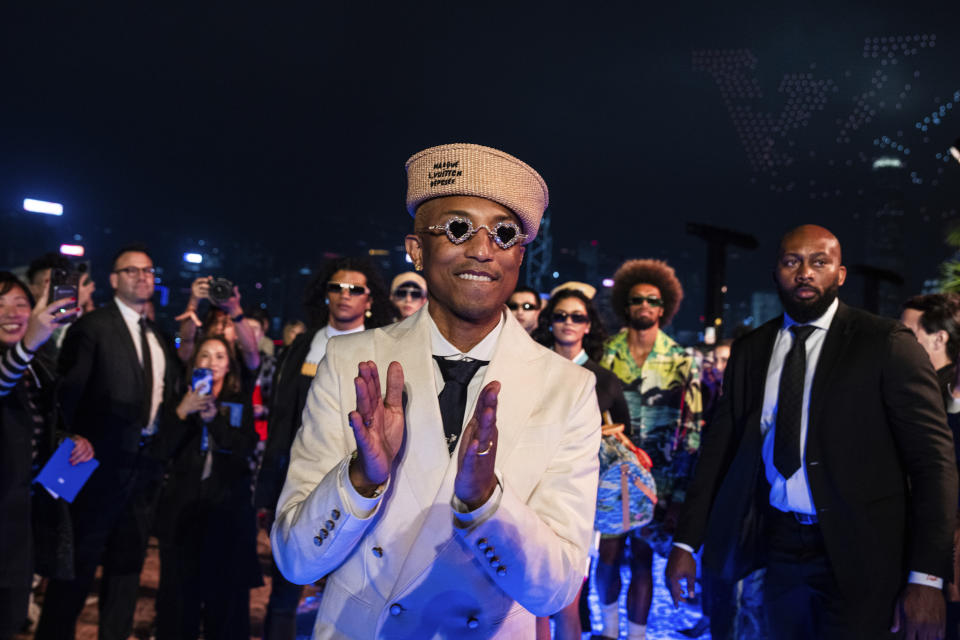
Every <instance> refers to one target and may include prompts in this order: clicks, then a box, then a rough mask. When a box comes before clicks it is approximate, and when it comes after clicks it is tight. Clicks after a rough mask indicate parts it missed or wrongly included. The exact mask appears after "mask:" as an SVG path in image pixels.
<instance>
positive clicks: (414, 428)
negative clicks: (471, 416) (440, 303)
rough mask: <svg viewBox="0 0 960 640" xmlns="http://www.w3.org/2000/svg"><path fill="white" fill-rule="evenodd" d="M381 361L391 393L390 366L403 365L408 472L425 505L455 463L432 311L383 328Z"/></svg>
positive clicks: (379, 334)
mask: <svg viewBox="0 0 960 640" xmlns="http://www.w3.org/2000/svg"><path fill="white" fill-rule="evenodd" d="M376 340H377V344H376V346H375V348H376V353H377V361H378V362H380V363H381V364H382V365H383V369H382V370H381V372H380V382H381V385H382V386H383V388H384V393H385V392H386V384H387V375H386V373H387V372H386V366H387V365H388V364H389V363H390V362H391V361H394V360H396V361H397V362H399V363H400V364H401V365H402V366H403V393H404V402H405V405H406V406H405V412H404V415H405V418H406V435H405V438H404V445H403V466H404V467H405V470H406V473H404V474H403V477H404V478H405V480H406V482H408V483H409V484H410V485H411V487H410V490H411V491H412V492H413V494H414V496H416V499H417V500H418V501H419V502H420V503H421V505H420V506H421V507H422V508H424V509H426V508H428V507H429V505H430V504H432V503H433V500H434V497H435V496H436V495H437V492H438V491H439V490H440V486H441V484H442V481H443V475H444V472H445V470H446V468H447V466H448V464H449V462H450V454H449V453H448V451H447V445H446V441H445V439H444V436H443V419H442V418H441V417H440V405H439V402H438V401H437V384H436V379H435V378H434V373H433V359H432V354H431V349H430V319H429V316H428V315H427V313H426V311H424V312H423V313H417V314H416V316H415V317H414V318H411V319H410V321H404V322H402V323H400V325H398V326H397V327H396V328H395V329H394V330H392V331H382V332H377V338H376Z"/></svg>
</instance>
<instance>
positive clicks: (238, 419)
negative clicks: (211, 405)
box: [220, 402, 243, 427]
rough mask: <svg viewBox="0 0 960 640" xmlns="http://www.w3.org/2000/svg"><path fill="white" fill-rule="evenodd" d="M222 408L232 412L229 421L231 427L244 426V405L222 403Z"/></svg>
mask: <svg viewBox="0 0 960 640" xmlns="http://www.w3.org/2000/svg"><path fill="white" fill-rule="evenodd" d="M220 406H222V407H225V408H227V409H229V410H230V415H229V417H228V420H229V422H230V426H231V427H240V426H241V425H242V424H243V405H242V404H240V403H239V402H221V403H220Z"/></svg>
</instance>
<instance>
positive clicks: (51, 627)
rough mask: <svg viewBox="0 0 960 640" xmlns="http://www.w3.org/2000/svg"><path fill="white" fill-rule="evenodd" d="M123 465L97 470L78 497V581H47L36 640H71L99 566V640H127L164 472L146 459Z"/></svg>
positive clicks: (75, 511)
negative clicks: (66, 639) (101, 574)
mask: <svg viewBox="0 0 960 640" xmlns="http://www.w3.org/2000/svg"><path fill="white" fill-rule="evenodd" d="M125 462H126V464H119V465H113V464H111V465H107V464H104V465H103V466H101V468H100V469H98V470H97V471H96V472H94V474H93V475H92V476H91V478H90V481H89V483H88V484H87V485H86V486H85V487H84V488H83V490H81V492H80V494H79V495H78V496H77V500H76V502H75V503H74V504H73V509H72V514H71V515H72V516H73V525H74V545H75V554H76V556H75V557H76V579H74V580H51V581H50V583H49V585H48V586H47V592H46V597H45V599H44V603H43V612H42V613H41V616H40V622H39V624H38V626H37V633H36V636H35V638H36V640H59V639H62V638H72V637H73V636H74V631H75V627H76V622H77V618H78V617H79V616H80V612H81V611H82V610H83V606H84V604H85V602H86V599H87V595H88V594H89V592H90V589H91V587H92V586H93V581H94V576H95V574H96V570H97V566H98V565H100V564H102V565H103V577H102V580H101V586H100V597H99V609H100V619H99V627H98V637H99V638H100V640H126V638H127V637H128V636H129V635H130V632H131V630H132V628H133V613H134V610H135V609H136V604H137V591H138V587H139V584H140V570H141V569H142V568H143V559H144V555H145V553H146V548H147V540H148V538H149V535H150V530H151V527H152V526H153V519H154V515H155V513H156V506H157V499H158V497H159V490H160V484H161V482H162V480H163V470H162V467H161V466H160V464H159V463H157V462H156V461H154V460H152V459H149V458H147V457H146V456H137V455H134V456H131V457H130V459H128V460H126V461H125ZM101 472H103V473H101ZM98 476H99V477H98Z"/></svg>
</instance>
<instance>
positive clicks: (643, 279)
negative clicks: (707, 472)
mask: <svg viewBox="0 0 960 640" xmlns="http://www.w3.org/2000/svg"><path fill="white" fill-rule="evenodd" d="M613 280H614V284H613V292H612V296H611V303H612V305H613V309H614V311H616V313H617V314H618V315H619V316H620V318H621V319H622V320H623V323H624V325H625V326H624V328H623V329H622V330H621V331H620V332H619V333H617V334H615V335H614V336H612V337H611V338H610V339H609V340H607V342H606V343H605V345H604V350H603V356H602V357H601V360H600V366H602V367H605V368H607V369H609V370H610V371H612V372H613V373H614V374H615V375H616V376H617V377H618V378H619V379H620V382H621V383H622V384H623V393H624V396H625V397H626V399H627V405H628V406H629V408H630V422H631V427H632V433H631V436H630V437H631V439H632V440H633V441H634V443H635V444H636V445H637V446H639V447H640V448H641V449H643V450H645V451H646V452H647V453H648V454H650V457H651V459H652V460H653V469H652V473H653V476H654V479H655V480H656V482H657V499H658V504H657V509H656V513H655V516H654V521H653V522H652V523H651V524H650V525H647V526H645V527H643V528H641V529H635V530H633V531H631V532H630V533H629V534H627V535H620V536H604V537H603V538H602V539H601V541H600V557H599V560H600V561H599V563H598V565H597V586H598V591H599V596H600V607H601V611H602V614H603V632H602V637H610V638H615V637H617V636H618V629H619V621H618V619H617V618H618V615H617V599H618V597H619V594H620V564H621V562H622V561H623V557H624V550H625V548H626V543H627V539H628V538H629V540H630V547H631V551H630V557H631V576H632V577H631V579H630V587H629V590H628V595H627V616H628V618H629V625H628V626H629V634H628V637H629V638H630V639H635V638H643V637H645V634H646V624H647V616H648V615H649V613H650V603H651V599H652V596H653V573H652V567H653V547H660V546H664V547H666V545H668V544H669V541H670V536H671V534H672V529H673V527H674V526H675V524H676V515H677V514H678V513H679V507H680V505H681V504H682V503H683V499H684V489H685V487H686V483H687V479H688V478H689V476H690V474H691V470H692V469H691V468H692V465H693V459H694V455H695V454H696V452H697V449H698V448H699V446H700V427H701V419H700V417H701V410H702V407H701V397H700V383H699V380H700V375H699V371H697V366H696V364H695V362H694V359H693V357H692V356H691V355H689V354H688V353H687V352H686V350H685V349H684V348H683V347H681V346H680V345H679V344H677V343H676V342H675V341H674V340H673V339H672V338H670V337H669V336H668V335H667V334H666V333H664V332H663V330H662V327H664V326H666V325H668V324H670V321H671V320H672V319H673V316H674V314H676V312H677V308H678V307H679V306H680V301H681V300H683V287H682V286H681V284H680V281H679V280H678V279H677V276H676V274H675V273H674V271H673V268H672V267H670V265H668V264H667V263H666V262H663V261H662V260H628V261H627V262H625V263H623V264H622V265H621V266H620V268H619V269H617V272H616V274H615V275H614V279H613Z"/></svg>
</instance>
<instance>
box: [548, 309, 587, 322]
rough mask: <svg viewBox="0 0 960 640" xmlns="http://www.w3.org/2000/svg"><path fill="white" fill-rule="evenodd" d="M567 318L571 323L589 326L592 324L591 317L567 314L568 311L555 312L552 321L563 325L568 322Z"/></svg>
mask: <svg viewBox="0 0 960 640" xmlns="http://www.w3.org/2000/svg"><path fill="white" fill-rule="evenodd" d="M567 318H570V322H572V323H574V324H587V323H588V322H590V317H589V316H587V315H585V314H582V313H567V312H566V311H554V312H553V315H552V316H550V319H551V320H553V321H554V322H556V323H558V324H563V323H564V322H566V321H567Z"/></svg>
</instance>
